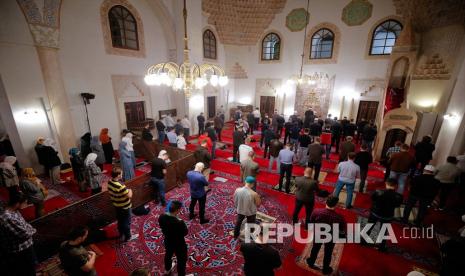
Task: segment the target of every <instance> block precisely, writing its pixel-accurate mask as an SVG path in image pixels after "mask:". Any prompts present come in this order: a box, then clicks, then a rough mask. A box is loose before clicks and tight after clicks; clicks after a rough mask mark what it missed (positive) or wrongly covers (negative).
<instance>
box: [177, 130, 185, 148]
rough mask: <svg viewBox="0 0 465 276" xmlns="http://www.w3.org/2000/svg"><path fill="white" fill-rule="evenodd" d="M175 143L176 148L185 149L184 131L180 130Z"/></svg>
mask: <svg viewBox="0 0 465 276" xmlns="http://www.w3.org/2000/svg"><path fill="white" fill-rule="evenodd" d="M176 144H177V146H178V149H183V150H185V149H186V145H187V142H186V138H184V131H180V132H179V135H178V137H177V138H176Z"/></svg>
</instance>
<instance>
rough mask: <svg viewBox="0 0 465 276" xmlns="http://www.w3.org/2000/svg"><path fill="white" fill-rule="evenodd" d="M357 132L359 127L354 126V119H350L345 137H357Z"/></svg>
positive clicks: (345, 130)
mask: <svg viewBox="0 0 465 276" xmlns="http://www.w3.org/2000/svg"><path fill="white" fill-rule="evenodd" d="M356 130H357V126H356V125H355V124H354V119H350V122H349V123H348V124H347V125H346V127H345V129H344V137H346V136H352V137H355V131H356Z"/></svg>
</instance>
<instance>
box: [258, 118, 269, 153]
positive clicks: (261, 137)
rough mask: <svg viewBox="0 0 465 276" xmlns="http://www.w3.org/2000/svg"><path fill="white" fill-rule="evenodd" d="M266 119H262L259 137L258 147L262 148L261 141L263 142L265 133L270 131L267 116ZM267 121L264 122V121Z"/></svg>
mask: <svg viewBox="0 0 465 276" xmlns="http://www.w3.org/2000/svg"><path fill="white" fill-rule="evenodd" d="M265 116H266V117H265V118H263V119H262V133H261V135H260V147H263V141H264V140H265V132H266V131H267V130H268V129H270V124H269V122H270V121H269V119H268V115H265ZM265 119H266V120H267V121H266V120H265Z"/></svg>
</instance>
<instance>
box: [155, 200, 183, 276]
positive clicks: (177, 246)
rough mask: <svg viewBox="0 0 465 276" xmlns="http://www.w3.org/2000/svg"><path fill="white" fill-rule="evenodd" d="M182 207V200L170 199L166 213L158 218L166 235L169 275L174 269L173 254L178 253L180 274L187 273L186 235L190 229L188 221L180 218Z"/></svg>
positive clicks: (166, 266) (167, 270)
mask: <svg viewBox="0 0 465 276" xmlns="http://www.w3.org/2000/svg"><path fill="white" fill-rule="evenodd" d="M181 207H182V203H181V202H179V201H176V200H175V201H170V202H168V206H167V207H166V213H165V214H162V215H161V216H160V217H159V218H158V223H159V224H160V228H161V231H162V233H163V236H164V237H165V241H164V244H165V270H166V272H165V275H169V274H170V273H171V272H172V270H173V267H174V265H173V262H172V257H173V255H176V260H177V269H178V275H180V276H184V275H186V263H187V244H186V241H185V239H184V237H185V236H187V233H188V230H187V226H186V223H185V222H184V221H183V220H182V219H180V218H178V214H179V212H180V211H181Z"/></svg>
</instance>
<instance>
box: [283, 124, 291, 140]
mask: <svg viewBox="0 0 465 276" xmlns="http://www.w3.org/2000/svg"><path fill="white" fill-rule="evenodd" d="M291 128H292V122H291V120H288V121H287V122H285V123H284V142H283V143H284V144H287V142H288V139H289V134H290V133H291Z"/></svg>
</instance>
